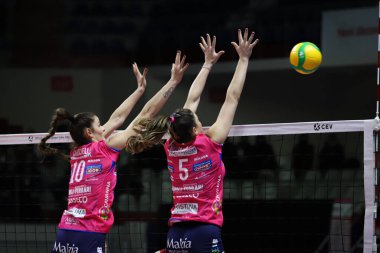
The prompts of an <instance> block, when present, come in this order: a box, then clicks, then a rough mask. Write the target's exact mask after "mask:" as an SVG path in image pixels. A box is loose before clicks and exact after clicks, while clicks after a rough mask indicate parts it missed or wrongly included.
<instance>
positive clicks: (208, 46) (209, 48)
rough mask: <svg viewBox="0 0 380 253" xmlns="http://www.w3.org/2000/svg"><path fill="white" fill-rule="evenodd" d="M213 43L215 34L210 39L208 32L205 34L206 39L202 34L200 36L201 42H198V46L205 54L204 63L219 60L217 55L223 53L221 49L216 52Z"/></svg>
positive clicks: (213, 62) (214, 42) (212, 62)
mask: <svg viewBox="0 0 380 253" xmlns="http://www.w3.org/2000/svg"><path fill="white" fill-rule="evenodd" d="M215 45H216V37H215V36H213V37H212V41H211V38H210V35H209V34H207V35H206V40H205V39H204V38H203V36H201V43H199V46H200V47H201V49H202V51H203V53H204V54H205V64H211V65H213V64H215V63H216V62H217V61H218V60H219V57H220V56H221V55H222V54H224V51H223V50H221V51H219V52H216V51H215Z"/></svg>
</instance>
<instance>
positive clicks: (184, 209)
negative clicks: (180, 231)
mask: <svg viewBox="0 0 380 253" xmlns="http://www.w3.org/2000/svg"><path fill="white" fill-rule="evenodd" d="M185 213H191V214H197V213H198V203H178V204H176V205H175V207H174V209H173V211H172V214H185Z"/></svg>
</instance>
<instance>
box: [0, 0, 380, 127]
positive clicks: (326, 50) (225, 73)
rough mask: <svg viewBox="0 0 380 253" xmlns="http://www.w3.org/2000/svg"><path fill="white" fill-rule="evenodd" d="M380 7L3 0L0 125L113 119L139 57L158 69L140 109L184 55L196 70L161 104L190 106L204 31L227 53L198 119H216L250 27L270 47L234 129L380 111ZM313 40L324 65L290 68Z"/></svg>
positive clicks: (254, 1)
mask: <svg viewBox="0 0 380 253" xmlns="http://www.w3.org/2000/svg"><path fill="white" fill-rule="evenodd" d="M377 20H378V11H377V2H376V1H370V0H362V1H355V0H347V1H340V0H334V1H322V2H321V1H297V0H291V1H276V0H267V1H258V0H251V1H250V0H239V1H233V2H229V3H224V4H223V3H221V2H219V1H216V0H209V1H198V0H197V1H184V0H179V1H167V0H156V1H151V0H139V1H138V0H128V1H123V0H108V1H101V0H58V1H47V0H36V1H28V0H1V1H0V66H1V69H0V71H1V72H0V73H1V74H0V85H1V93H0V98H1V99H0V122H1V124H0V132H2V133H7V132H14V133H17V132H30V131H38V132H44V131H46V130H47V127H48V123H49V120H50V115H51V113H52V111H53V109H54V108H56V107H58V106H64V107H67V108H68V109H69V110H70V111H71V112H73V113H75V112H80V111H94V112H95V113H97V114H98V115H99V116H100V118H101V120H103V121H105V120H106V119H107V117H108V116H109V115H110V113H111V112H112V111H113V109H114V108H115V107H116V106H117V105H118V104H119V103H120V102H121V101H122V100H124V98H125V97H127V96H128V95H129V94H130V93H131V92H132V91H133V90H134V89H135V87H136V85H135V80H134V76H133V73H132V70H131V64H132V63H133V62H137V63H138V64H139V66H140V68H142V67H148V68H149V70H150V72H149V74H148V88H147V91H146V96H145V97H144V98H143V99H141V103H140V107H139V106H137V107H136V108H137V109H135V110H134V113H137V112H138V111H139V109H140V108H141V105H142V104H144V103H145V102H146V101H147V99H149V98H150V97H151V96H152V95H153V94H154V93H155V92H156V91H157V90H158V89H159V88H160V87H161V86H162V85H163V84H164V83H165V82H166V81H167V80H168V79H169V77H170V68H171V63H172V62H173V61H174V56H175V53H176V50H181V51H182V52H183V53H184V54H186V55H187V61H188V62H189V63H190V69H189V70H188V72H187V74H186V75H185V79H184V80H183V82H182V84H181V86H180V87H178V89H177V91H176V92H175V93H174V94H173V98H172V99H171V100H170V102H169V103H168V105H167V106H166V107H165V108H164V110H163V111H162V112H163V113H170V112H171V111H172V110H173V109H174V108H177V107H181V106H182V104H183V101H184V99H185V98H186V93H187V90H188V88H189V87H190V85H191V82H192V80H193V79H194V77H195V75H196V74H197V73H198V71H199V70H200V67H201V64H202V62H203V53H202V51H201V50H200V48H199V45H198V43H199V42H200V36H205V35H206V33H209V34H211V35H216V36H217V50H225V51H226V53H225V54H224V55H223V56H222V58H221V59H220V60H219V63H218V64H217V65H216V66H215V67H214V69H213V71H212V73H211V74H210V76H209V81H208V83H207V86H206V89H205V92H204V95H203V99H202V102H201V106H200V108H199V116H200V118H201V119H203V123H204V125H208V124H211V123H212V122H213V120H214V119H215V117H216V115H217V112H218V110H219V108H220V105H221V102H222V101H223V99H224V92H225V89H226V87H227V86H228V84H229V81H230V79H231V77H232V73H233V70H234V68H235V64H236V61H237V55H236V52H235V50H234V49H233V47H232V46H231V44H230V43H231V41H234V40H236V38H237V29H238V28H245V27H248V28H249V29H250V30H252V31H255V32H256V37H257V38H259V39H260V43H259V44H258V45H257V47H256V48H255V49H254V53H253V55H252V58H251V64H250V68H249V73H248V75H247V80H246V87H245V90H244V93H243V96H242V100H241V103H240V104H239V110H238V112H237V116H236V118H235V122H236V124H254V123H274V122H300V121H317V120H351V119H367V118H373V117H374V116H375V109H376V108H375V100H376V97H375V90H376V74H377V73H376V63H377V30H378V27H377V26H378V25H377V24H378V21H377ZM302 41H309V42H312V43H314V44H316V45H317V46H318V47H319V48H320V49H321V51H322V54H323V62H322V65H321V67H320V69H319V70H318V71H317V72H315V73H313V74H312V75H301V74H298V73H297V72H295V71H294V70H293V69H291V67H290V64H289V58H288V57H289V53H290V50H291V49H292V47H293V46H294V45H295V44H297V43H298V42H302Z"/></svg>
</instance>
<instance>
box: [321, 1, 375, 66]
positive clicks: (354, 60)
mask: <svg viewBox="0 0 380 253" xmlns="http://www.w3.org/2000/svg"><path fill="white" fill-rule="evenodd" d="M378 19H379V16H378V8H377V7H374V8H360V9H347V10H338V11H337V10H334V11H325V12H323V14H322V38H321V50H322V54H323V62H324V64H326V65H358V64H359V65H360V64H376V62H377V46H378Z"/></svg>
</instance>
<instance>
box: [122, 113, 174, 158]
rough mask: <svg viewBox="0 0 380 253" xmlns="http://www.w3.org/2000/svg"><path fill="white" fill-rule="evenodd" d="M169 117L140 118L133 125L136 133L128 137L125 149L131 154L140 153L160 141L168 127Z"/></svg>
mask: <svg viewBox="0 0 380 253" xmlns="http://www.w3.org/2000/svg"><path fill="white" fill-rule="evenodd" d="M169 125H170V118H169V117H164V116H158V117H156V118H153V119H151V118H142V119H140V120H139V121H138V122H137V123H136V125H135V126H134V130H135V131H136V132H137V134H136V135H133V136H131V137H129V139H128V140H127V143H126V148H125V149H126V150H127V151H128V152H131V153H133V154H136V153H140V152H142V151H144V150H146V149H149V148H151V147H153V146H154V145H156V144H157V143H161V140H162V137H163V136H164V135H165V134H166V132H167V131H168V129H169Z"/></svg>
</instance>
